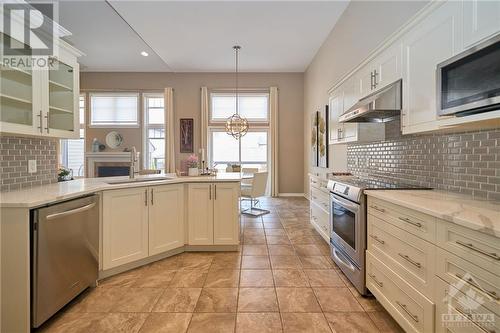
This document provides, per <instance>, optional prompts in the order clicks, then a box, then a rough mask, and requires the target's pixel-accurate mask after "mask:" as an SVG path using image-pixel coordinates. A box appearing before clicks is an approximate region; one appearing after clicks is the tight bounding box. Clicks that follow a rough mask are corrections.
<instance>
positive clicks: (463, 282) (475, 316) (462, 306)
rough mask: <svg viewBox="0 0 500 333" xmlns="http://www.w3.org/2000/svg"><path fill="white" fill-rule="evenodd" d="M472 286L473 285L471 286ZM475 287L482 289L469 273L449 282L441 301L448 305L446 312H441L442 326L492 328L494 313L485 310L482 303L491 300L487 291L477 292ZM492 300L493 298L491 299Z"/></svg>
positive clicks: (493, 325)
mask: <svg viewBox="0 0 500 333" xmlns="http://www.w3.org/2000/svg"><path fill="white" fill-rule="evenodd" d="M472 286H473V287H472ZM476 289H479V290H483V289H482V287H481V285H480V284H479V283H478V282H477V281H476V280H475V279H474V277H473V276H472V275H470V274H469V273H465V274H464V275H463V276H460V278H459V281H458V282H456V283H454V284H451V285H450V286H449V287H448V290H446V296H445V297H444V299H443V302H444V303H445V304H447V306H448V313H443V314H441V324H442V326H443V327H472V326H474V325H475V326H479V327H481V328H484V329H486V330H487V329H494V327H495V315H494V314H493V313H492V312H487V311H485V308H484V307H483V305H484V304H485V303H486V302H488V301H492V300H493V298H491V299H490V296H482V295H481V294H483V295H488V293H487V291H485V290H483V291H484V293H481V294H479V293H478V292H477V291H476ZM493 301H494V300H493Z"/></svg>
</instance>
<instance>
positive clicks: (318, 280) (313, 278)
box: [304, 269, 345, 287]
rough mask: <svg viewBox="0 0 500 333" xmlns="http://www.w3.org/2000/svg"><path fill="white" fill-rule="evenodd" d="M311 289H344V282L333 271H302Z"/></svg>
mask: <svg viewBox="0 0 500 333" xmlns="http://www.w3.org/2000/svg"><path fill="white" fill-rule="evenodd" d="M304 272H305V273H306V275H307V277H308V279H309V283H310V284H311V287H345V284H344V282H342V279H341V278H340V276H339V273H337V272H336V271H335V270H333V269H304Z"/></svg>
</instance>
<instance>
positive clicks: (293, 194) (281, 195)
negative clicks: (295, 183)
mask: <svg viewBox="0 0 500 333" xmlns="http://www.w3.org/2000/svg"><path fill="white" fill-rule="evenodd" d="M278 196H279V197H303V196H304V193H279V194H278Z"/></svg>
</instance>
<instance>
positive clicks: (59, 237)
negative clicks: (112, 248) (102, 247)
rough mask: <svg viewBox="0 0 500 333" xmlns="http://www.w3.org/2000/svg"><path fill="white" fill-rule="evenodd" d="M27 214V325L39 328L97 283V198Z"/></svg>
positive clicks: (67, 202)
mask: <svg viewBox="0 0 500 333" xmlns="http://www.w3.org/2000/svg"><path fill="white" fill-rule="evenodd" d="M31 214H32V215H31V219H32V220H31V221H32V223H31V228H32V229H31V230H32V249H31V251H32V252H31V254H32V257H31V263H32V271H31V287H32V292H31V311H32V317H31V318H32V319H31V321H32V326H33V327H39V326H40V325H41V324H43V322H45V321H46V320H47V319H49V318H50V317H51V316H52V315H53V314H55V313H56V312H57V311H58V310H59V309H61V308H62V307H63V306H64V305H66V304H67V303H68V302H69V301H71V300H72V299H73V298H74V297H76V296H77V295H78V294H80V293H81V292H82V291H83V290H85V289H86V288H87V287H89V286H91V285H94V284H95V282H96V280H97V274H98V263H99V200H98V195H90V196H86V197H81V198H78V199H74V200H69V201H65V202H61V203H58V204H54V205H50V206H46V207H42V208H38V209H35V210H33V211H32V213H31Z"/></svg>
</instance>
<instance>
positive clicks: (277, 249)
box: [268, 245, 295, 256]
mask: <svg viewBox="0 0 500 333" xmlns="http://www.w3.org/2000/svg"><path fill="white" fill-rule="evenodd" d="M268 249H269V255H271V256H294V255H295V250H294V249H293V247H292V246H291V245H268Z"/></svg>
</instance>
